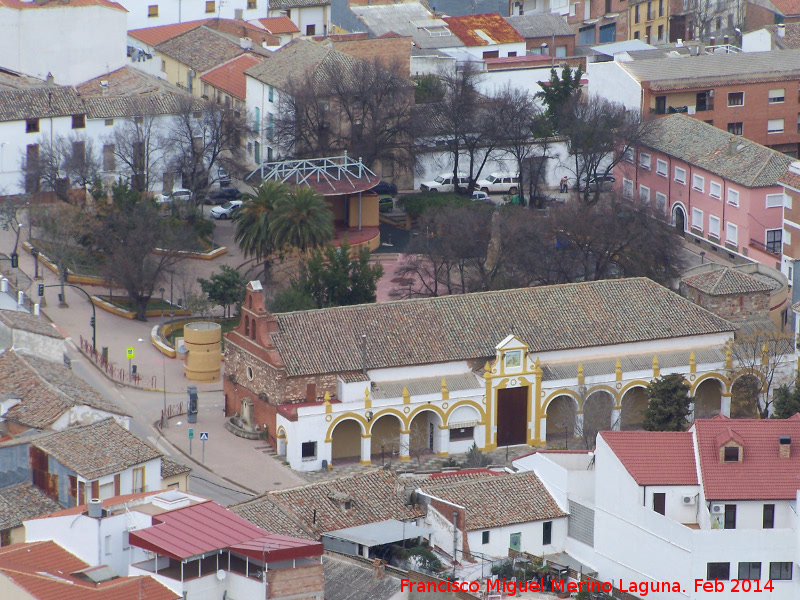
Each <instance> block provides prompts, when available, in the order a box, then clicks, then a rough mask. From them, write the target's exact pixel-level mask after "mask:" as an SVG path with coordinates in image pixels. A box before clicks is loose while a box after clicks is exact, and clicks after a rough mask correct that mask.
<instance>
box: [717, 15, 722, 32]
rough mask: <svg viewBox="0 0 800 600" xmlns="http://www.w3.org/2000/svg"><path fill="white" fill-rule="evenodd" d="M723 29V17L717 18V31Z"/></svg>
mask: <svg viewBox="0 0 800 600" xmlns="http://www.w3.org/2000/svg"><path fill="white" fill-rule="evenodd" d="M720 29H722V17H717V31H719V30H720Z"/></svg>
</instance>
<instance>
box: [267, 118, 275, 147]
mask: <svg viewBox="0 0 800 600" xmlns="http://www.w3.org/2000/svg"><path fill="white" fill-rule="evenodd" d="M274 134H275V115H273V114H272V113H269V115H268V116H267V139H268V140H270V141H271V140H272V138H273V137H274Z"/></svg>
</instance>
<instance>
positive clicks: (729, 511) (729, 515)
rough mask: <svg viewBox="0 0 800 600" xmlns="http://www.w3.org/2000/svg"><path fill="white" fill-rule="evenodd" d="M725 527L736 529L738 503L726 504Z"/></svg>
mask: <svg viewBox="0 0 800 600" xmlns="http://www.w3.org/2000/svg"><path fill="white" fill-rule="evenodd" d="M725 529H736V505H735V504H726V505H725Z"/></svg>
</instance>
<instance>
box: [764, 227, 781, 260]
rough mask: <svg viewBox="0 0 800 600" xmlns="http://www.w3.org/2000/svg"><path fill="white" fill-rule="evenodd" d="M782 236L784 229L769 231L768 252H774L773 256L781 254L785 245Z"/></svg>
mask: <svg viewBox="0 0 800 600" xmlns="http://www.w3.org/2000/svg"><path fill="white" fill-rule="evenodd" d="M782 234H783V229H767V244H766V246H767V252H772V253H773V254H780V253H781V250H782V249H783V248H782V246H783V244H782V243H781V237H782Z"/></svg>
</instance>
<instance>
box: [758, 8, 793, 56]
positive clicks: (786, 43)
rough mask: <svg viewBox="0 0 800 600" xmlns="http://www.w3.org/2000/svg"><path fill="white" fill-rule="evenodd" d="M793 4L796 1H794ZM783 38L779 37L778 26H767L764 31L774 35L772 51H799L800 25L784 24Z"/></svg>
mask: <svg viewBox="0 0 800 600" xmlns="http://www.w3.org/2000/svg"><path fill="white" fill-rule="evenodd" d="M792 3H794V1H793V0H792ZM782 27H783V36H780V35H778V26H777V25H767V26H766V27H765V28H764V29H766V30H767V31H769V33H770V35H772V49H774V50H797V49H798V48H800V23H784V24H783V25H782Z"/></svg>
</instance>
